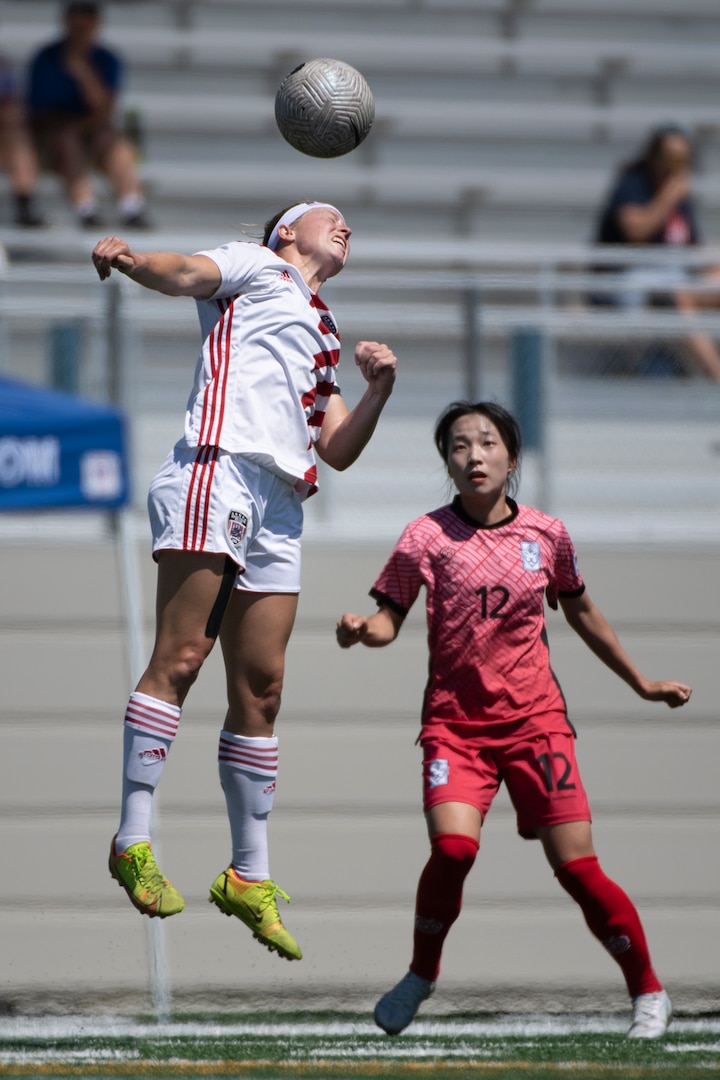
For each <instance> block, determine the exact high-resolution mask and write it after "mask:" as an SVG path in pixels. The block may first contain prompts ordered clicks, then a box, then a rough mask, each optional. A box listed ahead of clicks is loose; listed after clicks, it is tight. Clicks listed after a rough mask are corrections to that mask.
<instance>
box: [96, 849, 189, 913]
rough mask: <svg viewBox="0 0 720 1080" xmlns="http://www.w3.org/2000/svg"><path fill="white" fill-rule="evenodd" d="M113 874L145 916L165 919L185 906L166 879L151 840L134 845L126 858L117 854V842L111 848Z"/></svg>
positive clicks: (109, 865) (124, 855)
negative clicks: (156, 860) (153, 850)
mask: <svg viewBox="0 0 720 1080" xmlns="http://www.w3.org/2000/svg"><path fill="white" fill-rule="evenodd" d="M108 867H109V869H110V873H111V874H112V876H113V877H114V878H115V880H116V881H117V883H118V885H121V886H122V888H123V889H124V890H125V892H126V893H127V894H128V896H129V897H130V900H131V901H132V903H133V904H134V905H135V907H136V908H137V909H138V911H140V912H142V914H143V915H149V916H150V918H151V919H153V918H159V919H165V918H167V917H168V915H177V914H178V912H180V911H182V909H183V908H184V907H185V901H184V900H183V898H182V896H181V895H180V893H179V892H178V891H177V889H174V888H173V887H172V885H171V884H170V882H169V881H168V879H167V878H166V877H163V875H162V874H161V872H160V868H159V867H158V864H157V863H156V862H155V856H154V855H153V853H152V848H151V846H150V844H149V843H147V841H140V843H137V844H131V845H130V847H129V848H128V849H127V851H124V852H123V853H122V855H116V854H115V840H114V839H113V842H112V844H111V845H110V859H109V860H108Z"/></svg>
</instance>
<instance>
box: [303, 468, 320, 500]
mask: <svg viewBox="0 0 720 1080" xmlns="http://www.w3.org/2000/svg"><path fill="white" fill-rule="evenodd" d="M303 480H304V481H305V483H306V484H310V491H309V494H310V495H314V494H315V492H316V491H317V465H313V466H312V468H311V469H308V470H307V472H306V473H305V475H304V477H303Z"/></svg>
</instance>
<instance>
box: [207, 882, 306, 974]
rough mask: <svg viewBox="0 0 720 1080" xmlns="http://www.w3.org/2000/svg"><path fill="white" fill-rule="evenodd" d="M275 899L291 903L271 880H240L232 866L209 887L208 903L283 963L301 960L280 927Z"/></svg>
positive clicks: (286, 895)
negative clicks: (234, 920)
mask: <svg viewBox="0 0 720 1080" xmlns="http://www.w3.org/2000/svg"><path fill="white" fill-rule="evenodd" d="M276 896H280V897H282V899H283V900H286V901H287V902H288V903H290V897H289V896H288V894H287V893H284V892H283V891H282V889H279V888H278V886H277V885H276V884H275V882H274V881H243V879H242V878H240V877H238V875H237V874H236V872H235V870H234V869H233V868H232V866H229V867H228V868H227V870H223V872H222V874H219V875H218V877H216V878H215V880H214V881H213V883H212V885H211V886H210V903H211V904H216V905H217V907H219V908H220V910H221V911H223V912H224V913H225V914H226V915H235V917H236V918H238V919H240V920H241V921H242V922H244V923H245V925H246V926H249V927H250V929H251V930H252V932H253V937H254V938H256V940H257V941H259V942H260V943H261V944H262V945H266V946H267V947H268V949H269V950H270V952H277V953H278V954H279V955H280V956H284V957H285V959H286V960H302V952H301V950H300V946H299V945H298V943H297V941H295V939H294V938H293V937H291V936H290V934H288V932H287V930H286V929H285V927H284V926H283V924H282V921H281V919H280V915H279V913H278V909H277V900H276V899H275V897H276Z"/></svg>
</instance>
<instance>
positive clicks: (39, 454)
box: [0, 377, 130, 510]
mask: <svg viewBox="0 0 720 1080" xmlns="http://www.w3.org/2000/svg"><path fill="white" fill-rule="evenodd" d="M129 498H130V485H129V478H128V464H127V455H126V447H125V422H124V419H123V416H122V413H121V412H120V411H119V410H118V409H116V408H114V407H113V406H110V405H102V404H98V403H96V402H92V401H85V400H83V399H81V398H77V397H74V396H72V395H70V394H63V393H60V392H59V391H57V390H46V389H43V388H39V387H35V386H29V385H27V384H25V383H21V382H16V381H15V380H12V379H6V378H1V377H0V510H30V509H38V508H45V509H59V508H63V507H90V508H94V509H96V510H100V509H105V510H114V509H118V508H120V507H122V506H124V505H126V504H127V503H128V502H129Z"/></svg>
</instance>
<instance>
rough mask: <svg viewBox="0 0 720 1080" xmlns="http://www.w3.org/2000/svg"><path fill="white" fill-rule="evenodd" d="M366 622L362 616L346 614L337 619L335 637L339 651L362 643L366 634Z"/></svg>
mask: <svg viewBox="0 0 720 1080" xmlns="http://www.w3.org/2000/svg"><path fill="white" fill-rule="evenodd" d="M367 625H368V620H367V619H366V618H364V617H363V616H362V615H351V614H350V613H349V612H346V613H345V614H344V615H343V616H342V617H341V618H340V619H338V623H337V628H336V630H335V636H336V637H337V643H338V645H339V646H340V648H341V649H349V648H350V646H351V645H357V643H358V642H359V641H362V639H363V636H364V634H365V633H366V632H367Z"/></svg>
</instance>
